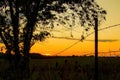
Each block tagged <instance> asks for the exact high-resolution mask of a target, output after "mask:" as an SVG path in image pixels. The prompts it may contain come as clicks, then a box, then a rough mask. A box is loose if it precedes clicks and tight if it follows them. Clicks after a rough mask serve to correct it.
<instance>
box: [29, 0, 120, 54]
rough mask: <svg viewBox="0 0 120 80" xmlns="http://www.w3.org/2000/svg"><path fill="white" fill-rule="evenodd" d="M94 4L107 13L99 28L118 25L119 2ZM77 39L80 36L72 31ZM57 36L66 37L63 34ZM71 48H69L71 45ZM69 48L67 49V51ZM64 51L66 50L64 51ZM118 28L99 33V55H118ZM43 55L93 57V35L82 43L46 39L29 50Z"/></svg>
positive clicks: (101, 1) (109, 1)
mask: <svg viewBox="0 0 120 80" xmlns="http://www.w3.org/2000/svg"><path fill="white" fill-rule="evenodd" d="M96 2H97V3H98V4H99V5H100V6H101V7H103V8H104V9H105V10H106V11H107V15H106V21H103V22H102V24H101V25H100V26H99V28H104V27H107V26H111V25H115V24H120V9H119V8H120V5H119V3H120V0H96ZM73 34H74V35H77V36H78V37H77V38H80V36H81V35H80V34H79V33H76V32H74V31H73ZM59 35H64V36H65V35H68V34H67V33H65V32H63V33H60V34H59ZM75 43H77V44H76V45H74V46H73V47H71V48H69V47H70V46H72V45H73V44H75ZM67 48H69V49H67ZM65 49H66V50H65ZM119 50H120V26H116V27H113V28H109V29H106V30H102V31H100V32H99V52H100V53H99V55H100V56H111V55H120V52H111V53H110V51H119ZM31 52H37V53H41V54H44V55H62V56H65V55H94V34H92V35H90V36H89V37H87V38H86V40H85V41H83V42H80V41H79V42H78V40H69V39H57V38H48V39H46V40H45V41H43V42H37V43H36V44H35V45H34V46H33V47H32V49H31ZM107 52H108V53H107Z"/></svg>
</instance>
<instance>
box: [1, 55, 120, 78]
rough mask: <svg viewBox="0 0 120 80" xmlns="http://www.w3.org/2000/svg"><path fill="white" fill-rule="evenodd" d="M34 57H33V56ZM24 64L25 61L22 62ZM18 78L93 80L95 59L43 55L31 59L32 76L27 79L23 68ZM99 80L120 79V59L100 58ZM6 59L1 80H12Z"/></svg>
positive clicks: (11, 73)
mask: <svg viewBox="0 0 120 80" xmlns="http://www.w3.org/2000/svg"><path fill="white" fill-rule="evenodd" d="M31 56H32V55H31ZM21 63H22V64H24V61H23V62H21ZM22 64H21V67H22V68H20V70H18V71H19V72H20V73H22V74H19V76H17V77H18V80H19V78H20V77H22V78H21V80H93V79H94V69H95V67H94V57H86V56H83V57H78V56H73V57H59V56H58V57H55V56H54V57H53V56H52V57H48V56H47V57H45V56H42V58H41V55H39V56H38V55H37V57H36V56H34V57H33V56H32V57H31V58H30V64H29V67H30V76H29V77H25V74H24V73H25V67H24V66H22ZM98 64H99V68H98V70H99V80H106V79H107V80H119V79H120V68H119V66H120V58H119V57H99V61H98ZM9 65H10V64H9V62H8V60H6V58H5V57H4V58H3V57H2V58H0V80H11V79H12V77H14V76H15V74H14V72H13V71H12V70H11V69H9Z"/></svg>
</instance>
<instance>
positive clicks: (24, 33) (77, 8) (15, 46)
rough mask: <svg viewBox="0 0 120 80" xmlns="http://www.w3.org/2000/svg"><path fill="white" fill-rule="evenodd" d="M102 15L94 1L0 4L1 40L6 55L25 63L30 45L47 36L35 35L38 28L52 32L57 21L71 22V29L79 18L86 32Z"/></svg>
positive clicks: (15, 0) (41, 0)
mask: <svg viewBox="0 0 120 80" xmlns="http://www.w3.org/2000/svg"><path fill="white" fill-rule="evenodd" d="M68 12H69V13H68ZM59 14H60V15H59ZM64 14H68V15H64ZM105 14H106V11H105V10H103V8H101V7H100V6H99V5H98V4H97V3H96V2H95V1H94V0H0V37H1V39H2V41H3V43H4V44H5V46H6V48H7V53H9V54H10V53H11V51H13V52H14V53H15V56H16V57H15V58H16V60H15V61H16V64H18V63H19V60H20V55H21V54H22V55H23V56H24V57H25V58H26V59H28V58H29V51H30V47H31V45H32V44H33V43H34V42H35V41H36V40H43V39H44V38H45V36H48V35H49V34H50V32H48V31H43V32H39V33H36V30H37V28H38V27H39V25H42V26H43V25H47V26H49V27H50V28H54V27H55V26H56V21H57V22H58V24H62V25H66V24H67V22H68V21H72V22H71V23H70V24H69V27H72V26H74V25H75V21H76V18H78V20H79V21H78V22H79V24H80V26H84V28H85V30H86V31H88V30H89V29H90V28H91V26H94V18H95V17H96V16H98V18H99V22H100V21H101V20H102V19H105ZM83 38H84V37H83ZM28 62H29V60H28V61H27V62H26V63H28Z"/></svg>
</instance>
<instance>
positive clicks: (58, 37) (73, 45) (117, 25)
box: [53, 24, 120, 55]
mask: <svg viewBox="0 0 120 80" xmlns="http://www.w3.org/2000/svg"><path fill="white" fill-rule="evenodd" d="M119 25H120V24H115V25H112V26H108V27H105V28H101V29H99V30H98V31H102V30H105V29H109V28H112V27H116V26H119ZM93 33H94V31H93V32H91V33H89V34H88V35H86V36H85V37H84V40H85V39H86V38H87V37H89V36H90V35H92V34H93ZM53 38H57V37H53ZM58 38H64V39H72V38H65V37H58ZM74 40H78V41H76V42H75V43H73V44H72V45H70V46H69V47H67V48H65V49H63V50H62V51H60V52H58V53H56V54H54V55H58V54H61V53H63V52H65V51H66V50H68V49H70V48H71V47H73V46H74V45H76V44H78V43H79V42H80V41H81V42H82V41H83V40H82V39H74Z"/></svg>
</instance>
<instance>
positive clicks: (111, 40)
mask: <svg viewBox="0 0 120 80" xmlns="http://www.w3.org/2000/svg"><path fill="white" fill-rule="evenodd" d="M87 41H94V40H87ZM98 41H99V42H116V41H119V40H118V39H100V40H98Z"/></svg>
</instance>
